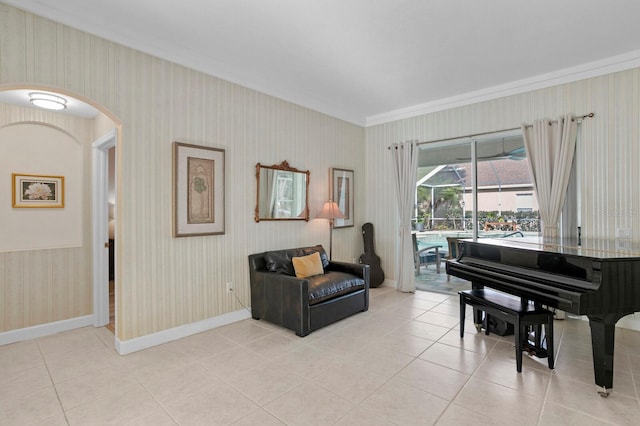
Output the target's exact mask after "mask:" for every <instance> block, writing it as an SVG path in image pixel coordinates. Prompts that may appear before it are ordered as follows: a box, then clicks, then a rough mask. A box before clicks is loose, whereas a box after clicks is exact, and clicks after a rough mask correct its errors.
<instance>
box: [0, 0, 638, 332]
mask: <svg viewBox="0 0 640 426" xmlns="http://www.w3.org/2000/svg"><path fill="white" fill-rule="evenodd" d="M639 72H640V71H639V70H638V69H632V70H628V71H623V72H618V73H615V74H610V75H606V76H602V77H596V78H591V79H588V80H584V81H579V82H574V83H568V84H563V85H561V86H557V87H553V88H548V89H541V90H536V91H533V92H529V93H525V94H520V95H514V96H509V97H505V98H501V99H497V100H492V101H486V102H482V103H478V104H473V105H468V106H464V107H458V108H454V109H450V110H446V111H440V112H435V113H431V114H426V115H422V116H418V117H413V118H407V119H403V120H398V121H394V122H390V123H385V124H380V125H376V126H373V127H369V128H367V129H363V128H360V127H358V126H355V125H352V124H349V123H346V122H343V121H341V120H337V119H334V118H332V117H329V116H326V115H323V114H320V113H318V112H314V111H312V110H309V109H306V108H303V107H300V106H296V105H293V104H291V103H288V102H284V101H282V100H279V99H276V98H273V97H270V96H267V95H264V94H261V93H258V92H255V91H253V90H250V89H247V88H243V87H241V86H238V85H235V84H232V83H229V82H226V81H223V80H220V79H217V78H215V77H211V76H207V75H205V74H203V73H200V72H196V71H193V70H189V69H187V68H184V67H181V66H178V65H176V64H173V63H170V62H167V61H164V60H161V59H158V58H154V57H152V56H149V55H146V54H143V53H140V52H137V51H135V50H132V49H129V48H126V47H123V46H120V45H117V44H115V43H111V42H108V41H105V40H103V39H100V38H98V37H94V36H91V35H89V34H87V33H84V32H81V31H77V30H74V29H71V28H69V27H66V26H64V25H61V24H57V23H54V22H51V21H48V20H46V19H43V18H40V17H38V16H35V15H32V14H30V13H26V12H23V11H20V10H18V9H15V8H13V7H9V6H6V5H3V4H0V89H2V88H12V87H15V86H25V85H26V86H29V85H34V86H46V87H49V88H58V89H60V90H62V91H65V92H67V93H72V94H75V95H77V96H79V97H81V98H83V99H85V100H87V101H89V102H91V103H92V104H93V105H95V106H97V107H99V108H101V110H102V111H104V112H106V113H107V114H108V115H109V116H110V117H112V118H114V120H116V121H117V122H119V123H120V124H121V140H120V143H119V146H118V152H117V158H118V170H117V174H118V182H119V187H118V197H119V198H118V201H119V205H118V212H117V215H118V218H119V220H118V229H117V239H118V245H117V247H118V256H119V257H118V258H119V260H120V262H119V268H118V271H117V292H118V304H119V310H118V318H117V330H116V334H117V337H118V339H120V340H123V341H126V340H128V339H133V338H137V337H141V336H145V335H148V334H151V333H154V332H158V331H162V330H167V329H170V328H172V327H177V326H180V325H185V324H189V323H192V322H195V321H199V320H203V319H207V318H212V317H216V316H219V315H223V314H225V313H229V312H234V311H237V310H239V309H242V306H241V304H240V303H238V302H237V301H236V300H235V299H234V298H233V297H231V296H229V295H227V294H226V292H225V286H226V282H228V281H232V282H233V283H234V286H235V289H236V290H235V294H236V295H237V296H238V298H239V299H240V301H241V302H242V304H244V305H248V304H249V286H248V265H247V255H248V254H250V253H254V252H259V251H264V250H268V249H276V248H285V247H293V246H302V245H310V244H316V243H322V244H324V245H325V246H326V245H328V242H329V241H328V240H329V235H328V234H329V230H328V224H327V222H326V221H324V220H319V219H315V220H314V219H312V220H310V221H309V222H298V221H295V222H284V223H276V222H260V223H255V222H254V221H253V210H254V207H255V190H256V182H255V176H254V166H255V164H256V163H257V162H260V163H263V164H277V163H280V162H282V161H283V160H287V161H288V162H289V163H290V164H291V165H292V166H293V167H296V168H299V169H309V170H310V172H311V177H310V194H309V195H310V200H309V201H310V208H311V217H314V216H315V214H317V212H318V211H319V209H320V207H321V205H322V203H323V201H325V200H326V199H327V198H328V197H329V194H328V169H329V168H330V167H339V168H345V169H352V170H354V171H355V193H356V198H355V203H356V207H355V218H356V219H355V226H354V227H353V228H345V229H338V230H335V231H334V233H333V238H334V244H333V248H334V253H333V257H334V258H335V259H338V260H346V261H353V260H355V259H357V258H358V256H359V255H360V254H361V252H362V236H361V232H360V226H361V225H362V224H363V223H365V222H372V223H373V224H374V226H375V229H376V241H375V244H376V251H377V253H378V255H379V256H380V257H381V258H382V267H383V269H384V270H385V274H386V276H387V278H388V279H389V280H392V281H393V280H394V279H395V276H396V270H395V253H396V240H397V238H396V230H397V215H396V211H395V209H394V208H393V207H390V206H393V205H395V193H394V187H393V176H392V167H391V163H390V158H389V156H390V154H389V153H388V150H387V146H388V145H389V144H391V143H393V142H397V141H404V140H409V139H417V140H420V141H426V140H435V139H439V138H449V137H456V136H460V135H467V134H473V133H481V132H489V131H498V130H502V129H507V128H513V127H518V126H519V125H520V124H521V123H522V122H531V121H532V120H535V119H538V118H544V117H548V118H553V117H556V116H558V115H560V114H564V113H566V112H573V113H576V114H584V113H588V112H594V113H595V114H596V116H595V117H594V118H593V119H589V120H586V121H585V122H584V124H583V126H582V138H581V140H580V144H581V150H580V157H579V161H580V180H581V182H582V187H581V189H580V190H581V196H582V200H583V201H582V203H583V209H582V212H581V214H582V216H581V224H582V232H583V237H584V238H591V237H594V238H595V237H606V236H612V235H615V232H616V229H617V228H631V229H632V230H633V239H634V241H638V240H640V196H639V195H638V193H637V190H635V189H634V188H637V187H638V184H639V178H640V176H639V173H640V172H639V170H638V167H637V163H638V160H639V159H640V155H639V154H640V153H639V152H638V150H639V147H638V137H639V136H640V135H639V131H640V84H639V83H640V80H639ZM94 125H95V124H94ZM95 126H96V128H97V127H100V126H99V125H95ZM91 136H92V137H93V136H95V135H93V134H92V135H91ZM173 141H181V142H187V143H193V144H201V145H206V146H213V147H218V148H223V149H225V150H226V169H227V170H226V180H227V184H226V213H227V215H226V216H227V223H226V234H225V235H221V236H203V237H188V238H178V239H176V238H172V237H171V165H172V163H171V143H172V142H173ZM87 161H88V162H87V164H90V161H89V160H87ZM87 208H89V207H87ZM51 255H52V256H53V257H54V258H56V260H55V261H54V262H53V263H54V264H56V265H58V264H59V263H61V262H63V263H64V265H65V266H63V268H68V269H69V270H70V271H73V272H74V274H75V273H77V274H79V275H80V276H85V275H84V274H87V275H86V276H87V277H89V276H90V273H89V272H88V271H90V268H91V265H90V259H89V255H88V254H87V253H85V252H83V254H82V255H80V254H79V253H75V254H70V253H55V254H53V253H52V254H51ZM27 256H45V257H46V256H47V254H44V253H30V254H28V255H27ZM82 256H84V258H82ZM58 257H60V258H63V259H64V260H58ZM21 262H25V258H16V256H15V255H14V254H5V255H2V256H0V268H2V269H0V279H2V280H3V281H2V284H3V292H2V293H0V294H1V295H0V297H2V299H0V305H1V306H2V309H3V310H4V316H5V318H9V319H10V321H9V322H10V323H7V321H6V320H5V321H4V323H3V327H4V328H3V330H10V329H14V328H20V327H25V326H28V325H31V324H32V323H29V324H27V323H24V322H20V321H17V320H15V318H18V317H21V316H22V317H24V315H23V314H22V313H23V312H25V310H30V309H32V308H33V306H31V305H29V301H28V300H25V299H22V300H23V302H22V305H21V304H20V303H14V302H19V301H17V300H15V299H14V300H13V301H11V302H9V301H7V297H13V296H12V295H11V294H8V293H9V292H7V290H6V289H7V288H8V286H7V283H8V282H13V280H17V279H18V278H17V277H16V276H15V275H11V274H7V271H9V270H11V271H15V270H17V266H18V265H20V264H21ZM50 271H51V269H50V268H49V269H48V270H47V271H44V272H40V274H44V275H47V274H50V273H51V272H50ZM12 274H13V272H12ZM71 275H73V274H67V275H66V276H65V275H64V274H62V276H65V277H66V278H64V280H67V281H72V280H75V279H76V278H75V275H74V276H73V277H72V276H71ZM58 276H61V275H60V274H59V275H58ZM88 279H90V278H85V280H88ZM85 284H86V283H84V282H83V284H82V285H80V287H81V288H76V287H74V286H73V285H71V286H69V285H68V283H67V284H64V285H66V287H64V286H61V287H57V286H56V285H53V287H52V292H53V293H56V294H65V300H66V298H70V299H74V298H80V299H82V300H84V302H83V303H87V300H90V298H91V296H90V290H89V291H88V290H87V289H90V285H89V284H86V285H89V287H86V285H85ZM67 289H68V290H67ZM65 292H67V293H68V295H66V294H67V293H65ZM87 292H88V293H87ZM57 303H59V302H57ZM87 306H90V303H89V305H86V304H85V305H82V308H81V309H77V310H75V311H74V310H72V309H67V310H66V312H65V313H64V315H63V316H67V317H69V318H71V317H74V316H78V315H85V314H86V313H87V312H86V307H87ZM46 309H47V310H48V311H50V310H52V309H53V308H50V307H46ZM53 310H55V309H53ZM35 317H37V320H36V321H35V322H38V321H44V322H46V321H49V320H51V318H52V317H47V315H43V314H38V315H35Z"/></svg>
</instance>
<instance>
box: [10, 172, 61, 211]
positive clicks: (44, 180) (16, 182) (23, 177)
mask: <svg viewBox="0 0 640 426" xmlns="http://www.w3.org/2000/svg"><path fill="white" fill-rule="evenodd" d="M11 180H12V182H13V185H12V188H13V190H12V202H13V207H15V208H63V207H64V176H46V175H27V174H20V173H12V174H11Z"/></svg>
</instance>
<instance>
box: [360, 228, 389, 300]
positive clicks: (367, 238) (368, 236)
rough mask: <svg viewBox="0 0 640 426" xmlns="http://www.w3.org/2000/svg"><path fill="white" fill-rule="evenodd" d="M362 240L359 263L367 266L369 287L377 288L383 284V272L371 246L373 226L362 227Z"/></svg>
mask: <svg viewBox="0 0 640 426" xmlns="http://www.w3.org/2000/svg"><path fill="white" fill-rule="evenodd" d="M362 238H363V239H364V254H362V255H361V256H360V263H364V264H365V265H369V286H370V287H378V286H379V285H380V284H382V283H383V282H384V271H383V270H382V268H381V267H380V258H379V257H378V255H376V252H375V249H374V247H373V246H374V244H373V240H374V239H373V224H372V223H365V224H364V225H362Z"/></svg>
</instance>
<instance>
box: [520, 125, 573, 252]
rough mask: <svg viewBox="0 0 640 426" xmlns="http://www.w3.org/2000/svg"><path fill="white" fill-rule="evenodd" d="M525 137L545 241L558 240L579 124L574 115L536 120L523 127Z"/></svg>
mask: <svg viewBox="0 0 640 426" xmlns="http://www.w3.org/2000/svg"><path fill="white" fill-rule="evenodd" d="M522 133H523V135H524V146H525V149H526V150H527V158H528V160H529V161H528V164H529V171H530V172H531V177H532V179H533V187H534V190H535V191H536V196H537V197H538V206H539V208H540V218H541V219H542V237H543V239H555V238H558V222H559V221H560V212H561V211H562V205H563V204H564V197H565V194H566V192H567V185H568V183H569V177H570V174H571V164H572V162H573V157H574V153H575V150H576V133H577V123H576V122H575V120H574V119H573V117H572V116H571V115H566V116H564V117H561V118H559V119H558V120H557V121H549V120H537V121H535V122H534V123H533V125H532V126H526V125H524V124H523V125H522Z"/></svg>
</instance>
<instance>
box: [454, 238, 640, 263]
mask: <svg viewBox="0 0 640 426" xmlns="http://www.w3.org/2000/svg"><path fill="white" fill-rule="evenodd" d="M460 241H470V242H473V240H472V239H461V240H460ZM475 242H476V243H478V244H486V245H491V246H498V247H504V248H514V249H521V250H529V251H543V252H547V253H558V254H564V255H570V256H580V257H590V258H594V259H602V260H606V259H629V258H640V246H638V245H637V244H632V243H631V241H630V240H607V239H593V240H592V239H584V238H583V239H582V241H581V242H582V245H580V246H579V245H578V240H577V239H565V240H548V239H545V240H544V241H543V239H542V237H525V238H479V239H478V240H476V241H475Z"/></svg>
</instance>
